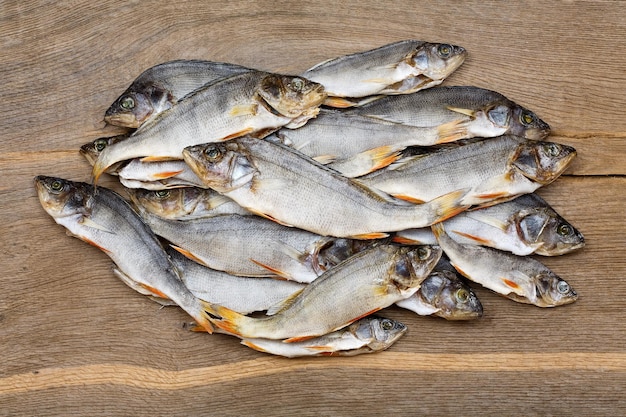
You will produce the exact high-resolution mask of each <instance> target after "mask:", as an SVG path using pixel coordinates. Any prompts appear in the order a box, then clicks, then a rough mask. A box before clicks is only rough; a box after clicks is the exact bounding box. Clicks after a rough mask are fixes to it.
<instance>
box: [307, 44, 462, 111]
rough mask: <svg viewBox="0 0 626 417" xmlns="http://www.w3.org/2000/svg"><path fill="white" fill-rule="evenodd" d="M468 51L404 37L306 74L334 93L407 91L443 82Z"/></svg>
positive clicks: (367, 93)
mask: <svg viewBox="0 0 626 417" xmlns="http://www.w3.org/2000/svg"><path fill="white" fill-rule="evenodd" d="M466 55H467V52H466V51H465V49H464V48H462V47H460V46H454V45H448V44H442V43H429V42H423V41H417V40H404V41H400V42H395V43H391V44H388V45H384V46H382V47H379V48H376V49H372V50H369V51H364V52H359V53H355V54H351V55H344V56H341V57H338V58H335V59H330V60H328V61H325V62H322V63H320V64H317V65H315V66H314V67H312V68H310V69H308V70H307V71H305V72H304V73H303V74H302V75H303V76H304V77H306V78H308V79H310V80H312V81H316V82H319V83H320V84H322V85H323V86H324V88H325V89H326V91H327V92H328V95H329V96H334V97H364V96H371V95H375V94H407V93H413V92H416V91H419V90H421V89H424V88H428V87H432V86H434V85H437V84H440V83H441V82H442V81H443V80H444V79H445V78H446V77H447V76H448V75H450V74H451V73H452V72H453V71H454V70H456V69H457V68H458V67H459V66H460V65H461V64H462V63H463V61H464V60H465V56H466ZM327 104H330V105H333V104H332V102H331V103H327Z"/></svg>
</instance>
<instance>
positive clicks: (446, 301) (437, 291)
mask: <svg viewBox="0 0 626 417" xmlns="http://www.w3.org/2000/svg"><path fill="white" fill-rule="evenodd" d="M419 291H420V292H419V293H420V295H421V297H422V299H423V300H424V301H425V302H426V303H428V304H429V305H431V306H433V307H435V308H436V309H437V310H438V311H437V313H435V314H436V315H437V316H439V317H443V318H445V319H447V320H471V319H475V318H478V317H482V315H483V306H482V304H481V303H480V300H479V299H478V297H477V296H476V294H475V293H474V291H472V289H471V288H470V287H469V286H468V285H467V284H465V282H463V280H461V279H460V278H459V276H458V275H457V274H456V273H455V272H452V271H448V270H444V271H435V272H433V273H431V274H430V275H429V276H428V278H426V279H425V280H424V282H422V286H421V287H420V290H419Z"/></svg>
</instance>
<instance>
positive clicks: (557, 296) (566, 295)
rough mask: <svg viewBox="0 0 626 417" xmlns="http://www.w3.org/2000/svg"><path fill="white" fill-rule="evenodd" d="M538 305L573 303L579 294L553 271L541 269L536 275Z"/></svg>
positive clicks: (550, 305)
mask: <svg viewBox="0 0 626 417" xmlns="http://www.w3.org/2000/svg"><path fill="white" fill-rule="evenodd" d="M534 282H535V288H536V291H537V305H540V306H542V307H553V306H559V305H563V304H569V303H573V302H574V301H576V300H577V299H578V294H577V293H576V291H574V289H573V288H572V287H571V286H570V285H569V284H568V283H567V282H566V281H565V280H563V279H561V278H559V277H558V276H557V275H556V274H555V273H553V272H551V271H541V272H539V273H538V274H537V275H535V277H534Z"/></svg>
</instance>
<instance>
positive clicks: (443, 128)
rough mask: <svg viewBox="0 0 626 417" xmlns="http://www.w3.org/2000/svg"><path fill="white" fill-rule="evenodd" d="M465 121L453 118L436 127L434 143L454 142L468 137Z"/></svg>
mask: <svg viewBox="0 0 626 417" xmlns="http://www.w3.org/2000/svg"><path fill="white" fill-rule="evenodd" d="M466 125H467V122H466V121H465V120H453V121H451V122H448V123H444V124H442V125H440V126H439V127H437V136H438V138H437V141H436V142H435V143H436V144H440V143H448V142H454V141H457V140H459V139H465V138H467V137H468V133H467V126H466Z"/></svg>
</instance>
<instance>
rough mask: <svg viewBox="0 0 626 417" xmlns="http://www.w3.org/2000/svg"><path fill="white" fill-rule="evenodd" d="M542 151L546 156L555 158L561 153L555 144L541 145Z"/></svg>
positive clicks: (559, 147)
mask: <svg viewBox="0 0 626 417" xmlns="http://www.w3.org/2000/svg"><path fill="white" fill-rule="evenodd" d="M543 150H544V151H545V153H546V155H548V156H557V155H558V154H560V153H561V146H559V145H558V144H556V143H546V144H545V145H543Z"/></svg>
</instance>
